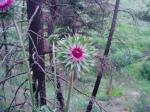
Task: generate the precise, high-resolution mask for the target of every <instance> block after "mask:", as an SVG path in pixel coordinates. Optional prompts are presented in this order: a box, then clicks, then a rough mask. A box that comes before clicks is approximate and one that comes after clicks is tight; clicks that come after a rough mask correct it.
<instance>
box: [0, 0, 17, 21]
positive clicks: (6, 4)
mask: <svg viewBox="0 0 150 112" xmlns="http://www.w3.org/2000/svg"><path fill="white" fill-rule="evenodd" d="M14 2H15V0H0V19H1V20H5V21H6V20H10V19H11V18H12V17H14V15H15V14H14Z"/></svg>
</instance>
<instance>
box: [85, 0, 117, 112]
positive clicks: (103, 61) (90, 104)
mask: <svg viewBox="0 0 150 112" xmlns="http://www.w3.org/2000/svg"><path fill="white" fill-rule="evenodd" d="M119 4H120V0H116V5H115V10H114V15H113V19H112V24H111V29H110V33H109V36H108V40H107V44H106V48H105V51H104V55H103V60H102V62H101V64H100V67H99V68H100V69H99V71H98V74H97V79H96V82H95V86H94V89H93V92H92V96H91V99H90V100H89V104H88V106H87V109H86V112H91V110H92V107H93V104H94V100H95V97H96V94H97V91H98V89H99V85H100V82H101V79H102V76H103V73H104V68H105V60H106V59H107V56H108V53H109V50H110V46H111V41H112V37H113V34H114V31H115V26H116V21H117V14H118V9H119Z"/></svg>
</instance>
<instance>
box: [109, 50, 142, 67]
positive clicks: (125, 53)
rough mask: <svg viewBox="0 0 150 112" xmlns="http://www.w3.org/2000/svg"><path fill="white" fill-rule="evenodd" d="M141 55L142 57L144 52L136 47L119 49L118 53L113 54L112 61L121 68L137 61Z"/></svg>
mask: <svg viewBox="0 0 150 112" xmlns="http://www.w3.org/2000/svg"><path fill="white" fill-rule="evenodd" d="M140 57H142V53H141V52H140V51H138V50H136V49H131V50H130V51H129V50H119V51H117V52H116V53H114V54H112V55H111V57H110V58H111V61H112V63H113V65H114V66H115V67H116V68H117V69H120V68H122V67H125V66H127V65H129V64H132V63H134V62H136V61H137V60H138V59H139V58H140Z"/></svg>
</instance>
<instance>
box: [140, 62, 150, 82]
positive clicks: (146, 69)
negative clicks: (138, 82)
mask: <svg viewBox="0 0 150 112" xmlns="http://www.w3.org/2000/svg"><path fill="white" fill-rule="evenodd" d="M140 75H141V76H142V77H143V78H145V79H147V80H149V81H150V60H147V61H145V62H144V63H143V64H142V67H141V69H140Z"/></svg>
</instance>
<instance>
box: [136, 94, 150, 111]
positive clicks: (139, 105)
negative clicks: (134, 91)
mask: <svg viewBox="0 0 150 112" xmlns="http://www.w3.org/2000/svg"><path fill="white" fill-rule="evenodd" d="M148 104H149V101H148V99H147V96H146V95H141V96H140V98H139V99H138V101H137V102H136V103H135V105H134V112H149V111H146V110H145V108H146V106H147V105H148Z"/></svg>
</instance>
